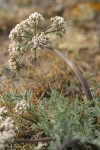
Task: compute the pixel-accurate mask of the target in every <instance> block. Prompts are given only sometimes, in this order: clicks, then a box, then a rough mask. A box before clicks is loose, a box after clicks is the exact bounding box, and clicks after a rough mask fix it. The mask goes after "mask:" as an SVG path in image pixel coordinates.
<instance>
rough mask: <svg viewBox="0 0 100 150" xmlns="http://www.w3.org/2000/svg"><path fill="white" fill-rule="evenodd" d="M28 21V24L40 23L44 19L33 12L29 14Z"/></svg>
mask: <svg viewBox="0 0 100 150" xmlns="http://www.w3.org/2000/svg"><path fill="white" fill-rule="evenodd" d="M28 21H29V25H30V26H33V25H34V24H37V25H38V24H41V23H42V22H43V21H44V18H43V17H42V15H41V14H39V13H37V12H35V13H32V14H30V16H29V18H28Z"/></svg>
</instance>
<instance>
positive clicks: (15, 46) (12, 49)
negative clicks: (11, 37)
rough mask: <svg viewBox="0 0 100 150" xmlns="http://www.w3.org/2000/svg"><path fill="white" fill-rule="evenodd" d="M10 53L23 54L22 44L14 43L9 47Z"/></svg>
mask: <svg viewBox="0 0 100 150" xmlns="http://www.w3.org/2000/svg"><path fill="white" fill-rule="evenodd" d="M8 51H9V52H10V55H18V54H19V53H21V48H20V44H19V43H18V42H12V43H11V44H10V45H9V49H8Z"/></svg>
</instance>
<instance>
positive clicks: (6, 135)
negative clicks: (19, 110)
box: [0, 107, 18, 149]
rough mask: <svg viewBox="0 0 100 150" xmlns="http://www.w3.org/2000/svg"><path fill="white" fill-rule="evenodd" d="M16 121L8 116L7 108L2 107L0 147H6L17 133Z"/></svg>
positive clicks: (0, 113) (0, 109) (0, 110)
mask: <svg viewBox="0 0 100 150" xmlns="http://www.w3.org/2000/svg"><path fill="white" fill-rule="evenodd" d="M17 129H18V128H17V126H16V125H15V122H14V121H13V120H12V119H11V118H10V117H7V108H6V107H1V108H0V149H3V148H4V147H5V144H6V143H9V142H12V140H14V137H15V135H16V133H15V131H16V130H17Z"/></svg>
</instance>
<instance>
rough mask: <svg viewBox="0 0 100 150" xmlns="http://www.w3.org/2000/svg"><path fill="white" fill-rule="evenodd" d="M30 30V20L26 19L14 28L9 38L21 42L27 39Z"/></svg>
mask: <svg viewBox="0 0 100 150" xmlns="http://www.w3.org/2000/svg"><path fill="white" fill-rule="evenodd" d="M28 29H29V20H28V19H26V20H24V21H22V22H21V23H19V24H17V25H16V26H15V28H13V29H12V30H11V32H10V34H9V38H10V39H11V40H12V41H14V40H15V41H16V40H17V41H21V40H22V39H26V35H27V30H28Z"/></svg>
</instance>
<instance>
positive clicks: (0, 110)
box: [0, 106, 7, 117]
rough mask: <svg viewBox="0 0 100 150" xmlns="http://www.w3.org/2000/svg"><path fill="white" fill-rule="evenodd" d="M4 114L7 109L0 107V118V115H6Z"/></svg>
mask: <svg viewBox="0 0 100 150" xmlns="http://www.w3.org/2000/svg"><path fill="white" fill-rule="evenodd" d="M6 113H7V108H6V107H5V106H3V107H1V108H0V117H1V115H3V114H6Z"/></svg>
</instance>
